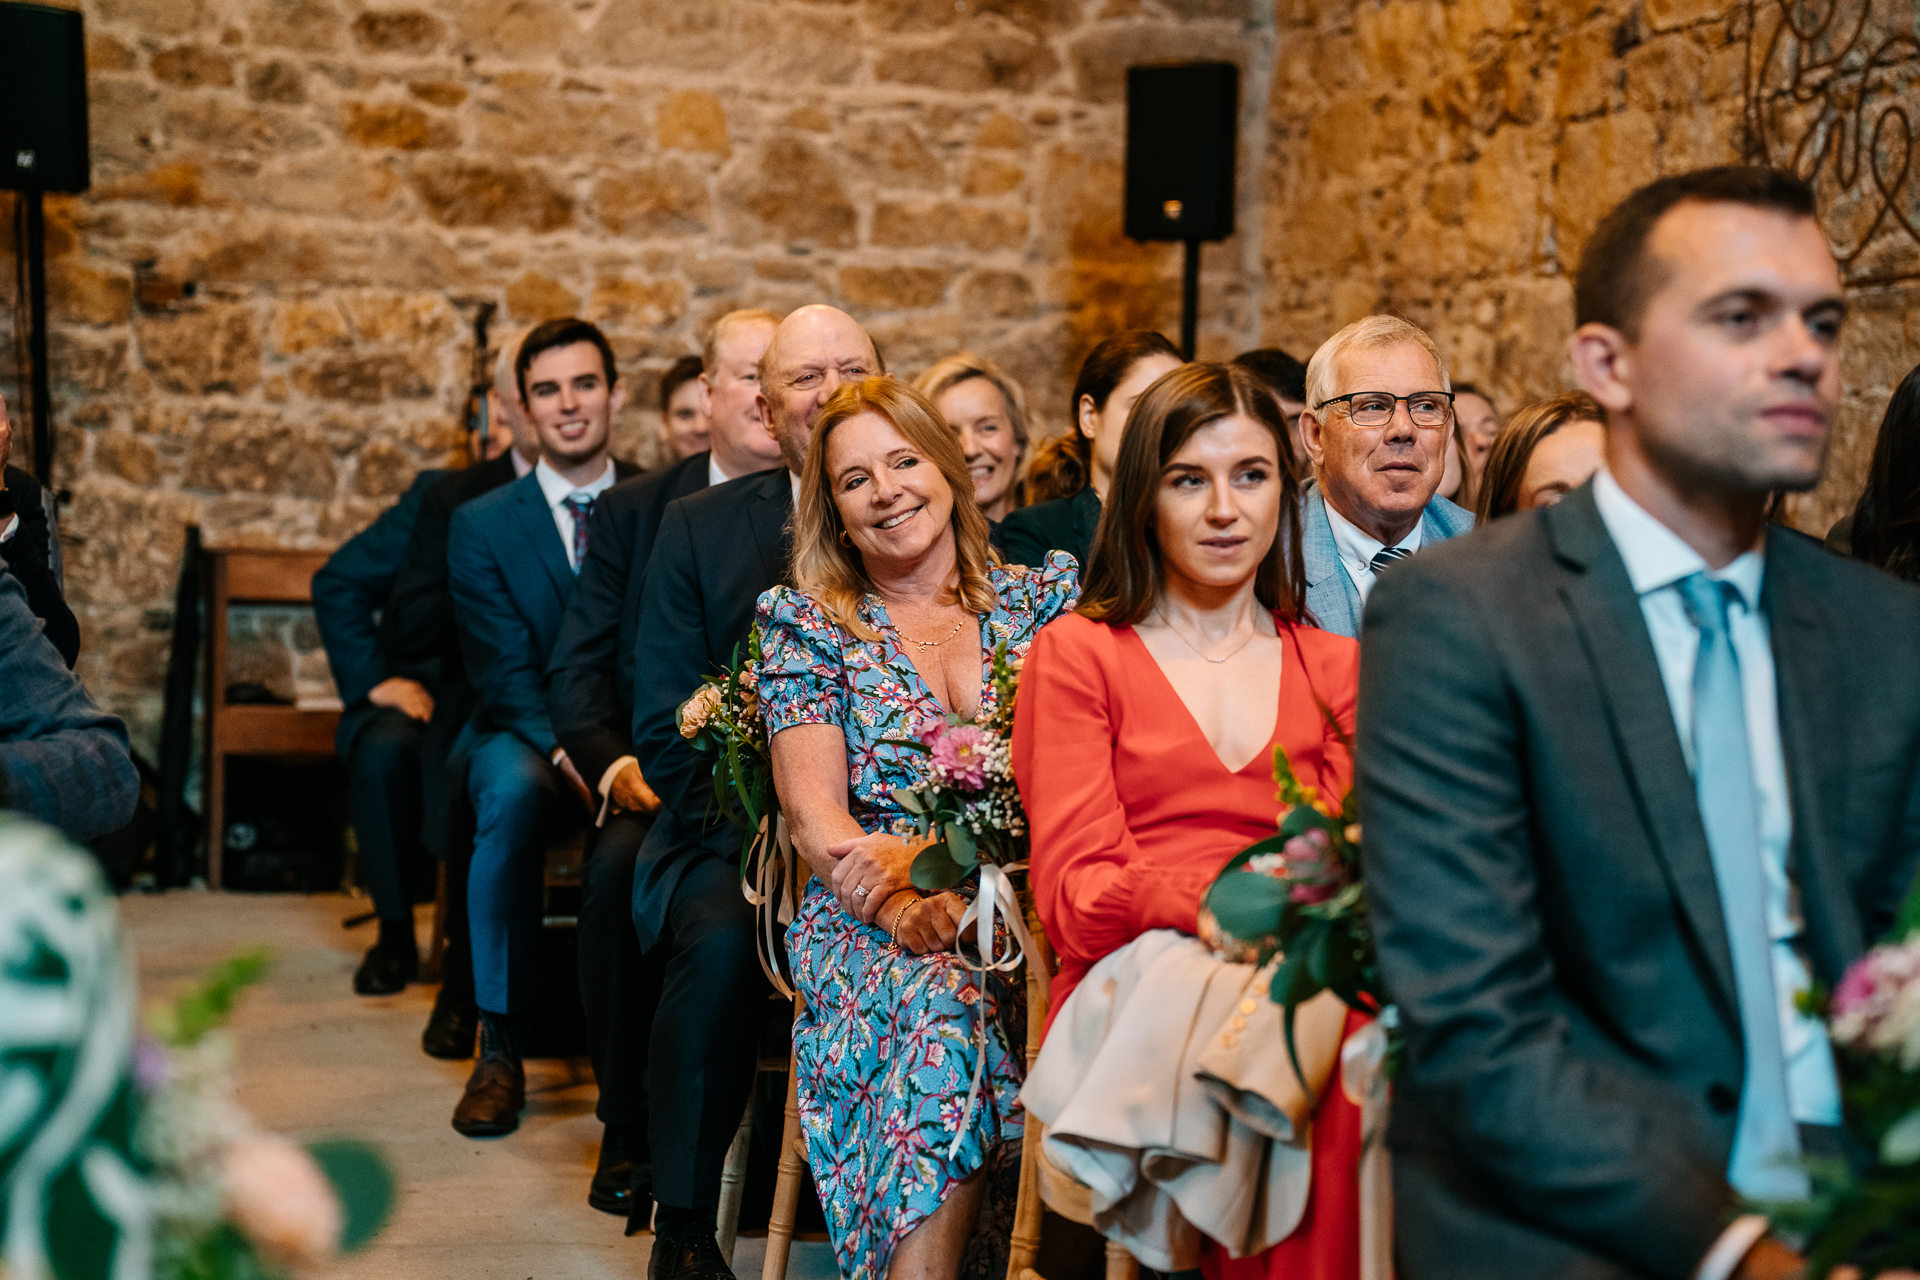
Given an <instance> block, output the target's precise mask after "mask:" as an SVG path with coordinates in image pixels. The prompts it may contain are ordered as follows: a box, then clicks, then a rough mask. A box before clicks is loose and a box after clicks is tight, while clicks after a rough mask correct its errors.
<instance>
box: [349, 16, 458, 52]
mask: <svg viewBox="0 0 1920 1280" xmlns="http://www.w3.org/2000/svg"><path fill="white" fill-rule="evenodd" d="M446 32H447V28H446V24H445V23H443V22H441V21H440V19H438V18H436V17H434V16H433V15H432V14H430V13H423V12H421V11H420V10H418V9H386V10H368V11H367V12H365V13H362V14H360V15H359V16H358V17H356V18H355V19H354V20H353V41H354V43H355V44H356V45H358V46H359V47H360V48H362V49H364V50H366V51H367V52H368V53H431V52H433V50H434V48H435V47H436V46H438V45H439V43H440V41H441V40H442V39H443V38H444V37H445V36H446Z"/></svg>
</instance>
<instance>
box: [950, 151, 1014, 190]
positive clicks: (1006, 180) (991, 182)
mask: <svg viewBox="0 0 1920 1280" xmlns="http://www.w3.org/2000/svg"><path fill="white" fill-rule="evenodd" d="M1026 180H1027V172H1026V170H1024V169H1022V168H1021V167H1020V166H1019V165H1017V164H1008V163H1007V162H1006V161H1004V160H996V159H994V158H993V157H991V156H975V157H974V158H973V163H971V164H969V165H968V166H967V180H966V183H965V184H964V185H963V186H962V187H961V194H963V195H969V196H1000V195H1005V194H1006V193H1007V192H1009V191H1014V190H1017V189H1018V188H1019V186H1020V184H1021V183H1023V182H1025V181H1026Z"/></svg>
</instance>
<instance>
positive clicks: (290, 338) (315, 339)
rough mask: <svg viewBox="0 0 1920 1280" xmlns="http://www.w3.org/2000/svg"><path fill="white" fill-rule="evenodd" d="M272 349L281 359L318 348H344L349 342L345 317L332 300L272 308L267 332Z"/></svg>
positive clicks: (312, 300) (291, 303) (321, 299)
mask: <svg viewBox="0 0 1920 1280" xmlns="http://www.w3.org/2000/svg"><path fill="white" fill-rule="evenodd" d="M270 341H271V342H272V343H273V349H274V350H275V351H277V352H279V353H280V354H281V355H283V356H297V355H300V354H301V353H302V352H306V351H313V350H316V349H318V348H321V347H338V346H345V345H346V344H347V342H348V336H347V321H346V317H345V316H343V315H341V314H340V308H339V306H338V305H336V304H335V303H334V301H333V300H332V299H331V298H313V299H302V300H299V301H294V302H284V303H281V304H280V305H279V306H277V307H275V308H274V312H273V325H272V328H271V330H270Z"/></svg>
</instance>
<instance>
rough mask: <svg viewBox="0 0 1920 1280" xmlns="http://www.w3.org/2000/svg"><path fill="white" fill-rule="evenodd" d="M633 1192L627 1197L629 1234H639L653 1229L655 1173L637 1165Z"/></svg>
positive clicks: (634, 1173) (634, 1172)
mask: <svg viewBox="0 0 1920 1280" xmlns="http://www.w3.org/2000/svg"><path fill="white" fill-rule="evenodd" d="M632 1185H633V1193H632V1194H631V1195H630V1196H628V1197H627V1234H628V1235H630V1236H637V1235H639V1234H640V1233H641V1232H642V1231H651V1230H653V1173H652V1171H651V1170H649V1169H645V1168H641V1167H635V1169H634V1171H633V1184H632Z"/></svg>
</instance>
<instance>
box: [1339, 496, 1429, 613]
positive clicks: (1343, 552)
mask: <svg viewBox="0 0 1920 1280" xmlns="http://www.w3.org/2000/svg"><path fill="white" fill-rule="evenodd" d="M1426 518H1427V513H1426V512H1425V511H1422V512H1421V513H1420V518H1419V519H1418V520H1415V521H1414V522H1413V529H1412V531H1411V532H1409V533H1408V534H1407V536H1406V537H1404V538H1402V539H1400V541H1398V542H1396V543H1394V544H1393V545H1394V546H1396V547H1398V548H1400V549H1401V550H1403V551H1406V552H1407V553H1409V554H1411V553H1413V552H1415V551H1418V550H1419V549H1420V526H1421V525H1422V524H1424V523H1425V522H1426ZM1327 523H1328V524H1329V525H1331V526H1333V545H1334V547H1335V548H1336V549H1338V551H1339V552H1340V564H1341V567H1343V568H1344V569H1346V571H1347V577H1348V578H1350V579H1352V581H1353V589H1354V590H1355V591H1358V592H1359V593H1360V603H1361V604H1363V605H1364V604H1366V602H1367V596H1368V594H1369V593H1370V592H1372V590H1373V581H1374V579H1375V578H1376V577H1378V576H1379V575H1378V574H1376V573H1374V571H1373V558H1374V557H1375V556H1377V555H1379V554H1380V552H1381V551H1382V550H1383V549H1384V548H1385V547H1386V543H1384V542H1381V541H1380V540H1379V539H1378V538H1375V537H1374V536H1373V535H1372V534H1369V533H1364V532H1362V531H1361V529H1360V526H1359V525H1357V524H1355V523H1353V521H1351V520H1349V519H1347V518H1346V517H1345V516H1343V515H1341V514H1340V513H1339V512H1338V511H1335V510H1334V509H1333V504H1332V503H1331V502H1329V503H1327ZM1355 616H1358V615H1355Z"/></svg>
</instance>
